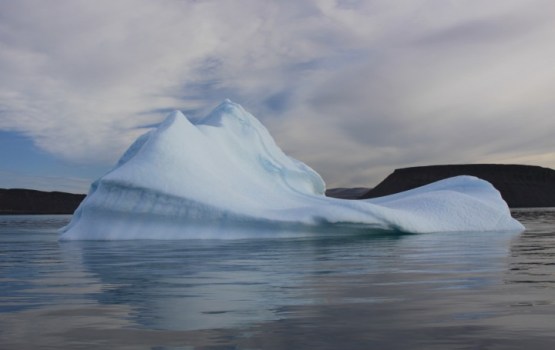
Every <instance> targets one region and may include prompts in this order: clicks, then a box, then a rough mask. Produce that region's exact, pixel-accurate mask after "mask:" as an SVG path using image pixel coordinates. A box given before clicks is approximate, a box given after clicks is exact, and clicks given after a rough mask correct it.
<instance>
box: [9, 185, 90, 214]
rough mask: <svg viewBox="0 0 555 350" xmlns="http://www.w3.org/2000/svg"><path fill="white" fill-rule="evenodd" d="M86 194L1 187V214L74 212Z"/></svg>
mask: <svg viewBox="0 0 555 350" xmlns="http://www.w3.org/2000/svg"><path fill="white" fill-rule="evenodd" d="M85 197H86V195H85V194H73V193H66V192H58V191H54V192H45V191H38V190H30V189H20V188H15V189H0V215H42V214H44V215H52V214H73V212H74V211H75V209H77V207H78V206H79V204H80V203H81V202H82V201H83V199H85Z"/></svg>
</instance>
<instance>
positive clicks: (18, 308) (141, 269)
mask: <svg viewBox="0 0 555 350" xmlns="http://www.w3.org/2000/svg"><path fill="white" fill-rule="evenodd" d="M513 215H514V216H515V217H516V218H517V219H519V220H520V221H521V222H522V223H523V224H524V225H525V226H526V228H527V230H526V232H524V233H522V234H514V233H503V232H497V233H470V232H459V233H434V234H418V235H410V234H406V235H401V234H392V233H391V234H389V233H383V232H372V231H368V232H356V233H353V232H337V233H336V234H333V235H328V236H326V237H314V236H308V237H299V238H281V239H269V238H266V239H260V240H256V239H245V240H233V241H218V240H207V241H202V240H188V241H123V242H58V240H57V238H58V234H57V229H58V228H59V227H61V226H63V225H64V224H66V223H67V222H68V221H69V216H1V217H0V349H116V348H117V349H193V348H201V349H236V348H240V349H295V348H300V349H307V348H318V349H553V348H555V209H527V210H515V211H514V212H513Z"/></svg>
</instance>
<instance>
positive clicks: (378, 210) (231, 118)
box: [61, 100, 523, 240]
mask: <svg viewBox="0 0 555 350" xmlns="http://www.w3.org/2000/svg"><path fill="white" fill-rule="evenodd" d="M324 191H325V184H324V182H323V180H322V178H321V177H320V176H319V175H318V174H317V173H316V172H315V171H314V170H312V169H311V168H310V167H308V166H307V165H305V164H304V163H302V162H300V161H298V160H295V159H293V158H290V157H288V156H287V155H285V154H284V153H283V152H282V151H281V149H280V148H279V147H278V146H277V145H276V144H275V142H274V140H273V139H272V137H271V136H270V134H269V133H268V131H267V130H266V128H265V127H264V126H263V125H262V124H261V123H260V122H259V121H258V120H257V119H256V118H255V117H253V116H252V115H251V114H249V113H248V112H246V111H245V110H244V109H243V108H242V107H241V106H239V105H238V104H235V103H233V102H231V101H229V100H226V101H224V102H223V103H222V104H221V105H220V106H218V107H217V108H216V109H215V110H214V111H213V112H212V113H210V114H209V115H208V116H206V117H205V118H203V119H201V120H199V121H196V122H194V123H193V122H191V121H190V120H189V119H187V118H186V117H185V116H184V115H183V114H181V113H180V112H173V113H172V114H171V115H169V116H168V117H167V118H166V120H165V121H164V122H163V123H162V124H161V125H160V126H159V127H158V128H157V129H155V130H152V131H150V132H148V133H146V134H144V135H143V136H141V137H139V138H138V139H137V140H136V141H135V142H134V143H133V144H132V145H131V146H130V147H129V149H128V150H127V151H126V152H125V154H124V155H123V156H122V157H121V159H120V160H119V162H118V163H117V165H116V166H115V167H114V169H112V170H111V171H110V172H108V173H107V174H106V175H104V176H103V177H101V178H100V179H98V180H97V181H96V182H94V183H93V185H92V186H91V189H90V192H89V194H88V195H87V198H86V199H85V200H84V201H83V203H82V204H81V206H80V207H79V208H78V209H77V211H76V212H75V214H74V216H73V219H72V221H71V222H70V224H69V225H68V226H66V227H65V228H63V229H62V236H61V239H64V240H77V239H186V238H237V237H252V236H263V235H272V236H275V235H281V234H287V235H290V234H295V232H303V231H304V232H306V231H314V232H317V231H318V230H320V229H323V228H325V229H327V230H329V229H330V227H335V226H337V227H340V226H345V225H347V226H357V227H363V228H379V229H385V230H401V231H408V232H434V231H468V230H472V231H491V230H522V229H523V227H522V225H520V223H518V222H517V221H516V220H514V219H513V218H512V217H511V216H510V213H509V210H508V208H507V206H506V204H505V202H504V201H503V200H502V199H501V197H500V195H499V193H498V192H497V191H496V190H495V189H494V188H493V187H492V186H491V185H490V184H489V183H487V182H485V181H482V180H479V179H477V178H473V177H467V176H465V177H456V178H452V179H448V180H444V181H440V182H437V183H434V184H431V185H428V186H425V187H422V188H419V189H414V190H411V191H407V192H404V193H401V194H397V195H393V196H388V197H382V198H376V199H371V200H364V201H348V200H341V199H334V198H328V197H325V196H324ZM338 230H340V229H339V228H338Z"/></svg>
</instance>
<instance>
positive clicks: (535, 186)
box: [359, 164, 555, 208]
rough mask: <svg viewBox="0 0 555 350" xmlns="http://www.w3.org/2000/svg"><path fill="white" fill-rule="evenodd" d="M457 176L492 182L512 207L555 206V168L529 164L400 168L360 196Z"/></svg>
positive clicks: (410, 187) (391, 191) (394, 190)
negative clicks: (469, 176)
mask: <svg viewBox="0 0 555 350" xmlns="http://www.w3.org/2000/svg"><path fill="white" fill-rule="evenodd" d="M458 175H472V176H476V177H479V178H481V179H484V180H486V181H488V182H490V183H491V184H492V185H493V186H494V187H495V188H497V190H498V191H499V192H501V196H503V199H504V200H505V201H506V202H507V204H508V205H509V207H511V208H526V207H555V170H553V169H549V168H542V167H539V166H530V165H505V164H463V165H432V166H421V167H413V168H404V169H397V170H395V171H394V172H393V173H392V174H391V175H389V176H388V177H387V178H386V179H385V180H383V181H382V182H381V183H380V184H379V185H378V186H376V187H374V188H373V189H371V190H369V191H368V192H366V193H365V194H364V195H362V196H360V197H359V198H360V199H363V198H374V197H381V196H385V195H388V194H393V193H397V192H401V191H406V190H409V189H412V188H415V187H419V186H422V185H426V184H429V183H431V182H434V181H438V180H442V179H445V178H448V177H453V176H458Z"/></svg>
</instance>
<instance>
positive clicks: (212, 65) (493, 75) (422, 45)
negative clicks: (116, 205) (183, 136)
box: [0, 0, 555, 187]
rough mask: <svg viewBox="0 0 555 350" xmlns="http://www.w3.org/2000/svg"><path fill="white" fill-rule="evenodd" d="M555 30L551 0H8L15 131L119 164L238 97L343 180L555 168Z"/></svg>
mask: <svg viewBox="0 0 555 350" xmlns="http://www.w3.org/2000/svg"><path fill="white" fill-rule="evenodd" d="M553 43H555V2H553V1H551V0H545V1H542V0H532V1H531V0H519V1H516V0H490V1H473V0H467V1H454V0H453V1H446V0H430V1H414V0H407V1H402V0H397V1H389V0H376V1H356V0H351V1H348V0H344V1H327V0H326V1H324V0H322V1H317V0H313V1H310V0H306V1H300V0H291V1H258V0H252V1H248V0H234V1H225V0H217V1H216V0H214V1H172V0H165V1H147V0H144V1H141V0H118V1H111V0H110V1H108V0H106V1H99V0H95V1H76V0H67V1H62V0H57V1H40V0H37V1H25V0H13V1H9V0H8V1H1V2H0V77H1V78H0V130H4V131H12V132H18V133H21V134H24V135H26V136H28V137H30V138H32V140H33V141H34V142H35V144H36V145H37V146H38V147H39V148H41V149H42V150H44V151H46V152H49V153H51V154H54V155H56V156H58V157H60V158H63V159H66V160H69V161H72V162H75V163H76V164H77V163H99V164H111V163H113V162H114V161H115V160H116V159H117V158H118V157H119V155H120V154H121V153H122V152H123V151H124V149H125V148H126V147H127V146H128V145H129V144H130V143H131V142H132V140H133V139H134V138H135V137H137V136H138V135H139V134H141V133H143V132H144V131H145V130H146V128H147V127H148V126H152V125H153V124H156V123H158V122H159V121H160V120H162V119H163V117H164V116H165V114H166V113H167V112H168V111H169V110H171V109H181V110H183V111H184V112H185V113H186V114H189V115H191V116H201V115H203V114H204V113H205V112H207V111H208V110H210V109H212V108H213V107H215V106H216V105H217V104H218V103H219V102H220V101H221V100H223V99H224V98H227V97H229V98H231V99H232V100H234V101H236V102H238V103H240V104H242V105H243V106H244V107H245V108H246V109H247V110H249V111H250V112H251V113H253V114H254V115H255V116H257V117H258V118H259V119H261V120H262V122H263V123H264V124H266V125H267V127H268V128H269V130H270V133H272V135H274V137H275V138H276V141H277V142H278V144H279V145H280V146H281V148H282V149H283V150H284V151H285V152H286V153H288V154H290V155H292V156H294V157H296V158H299V159H301V160H303V161H304V162H306V163H307V164H309V165H310V166H312V167H313V168H314V169H315V170H317V171H318V172H319V173H320V174H321V175H322V176H323V177H324V179H325V180H326V182H327V183H328V185H329V187H333V186H354V185H374V184H376V183H377V182H378V181H379V180H380V179H382V178H383V177H384V176H385V175H387V174H388V173H389V172H391V171H392V170H393V169H394V168H398V167H406V166H414V165H427V164H444V163H465V162H471V163H477V162H495V163H502V162H505V163H526V164H537V165H543V166H548V167H555V151H554V150H555V137H553V131H554V130H555V118H553V115H552V113H553V111H554V110H555V99H554V98H553V96H554V94H555V64H554V62H555V45H554V44H553ZM0 170H1V169H0Z"/></svg>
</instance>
